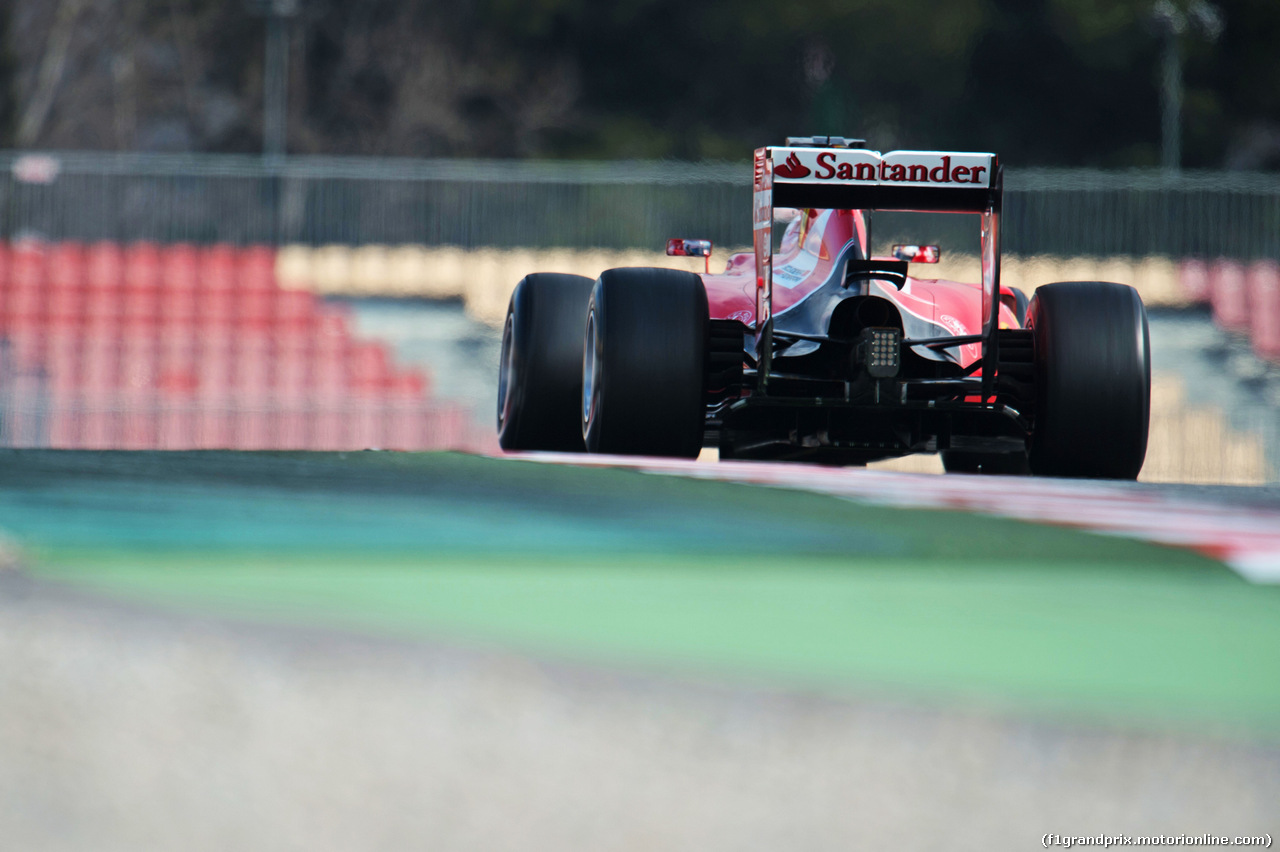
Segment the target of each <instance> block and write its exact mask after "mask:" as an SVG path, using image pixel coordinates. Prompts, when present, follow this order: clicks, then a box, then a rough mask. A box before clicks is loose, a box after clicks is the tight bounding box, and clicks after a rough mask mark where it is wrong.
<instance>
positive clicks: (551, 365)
mask: <svg viewBox="0 0 1280 852" xmlns="http://www.w3.org/2000/svg"><path fill="white" fill-rule="evenodd" d="M594 283H595V282H593V281H592V280H591V279H590V278H587V277H586V276H584V275H564V274H560V273H552V272H543V273H535V274H533V275H526V276H525V277H524V278H522V279H520V283H519V284H517V285H516V289H515V291H514V292H513V293H512V294H511V302H510V304H509V306H508V307H507V319H506V324H505V325H504V326H503V330H502V356H501V359H500V361H499V365H498V445H499V446H501V447H502V449H504V450H509V451H510V450H559V451H562V452H578V453H580V452H582V451H583V449H584V447H583V444H582V429H581V427H580V425H579V423H578V408H579V401H580V400H581V398H582V327H583V323H584V322H585V320H586V316H587V300H588V299H589V298H590V297H591V287H592V285H593V284H594Z"/></svg>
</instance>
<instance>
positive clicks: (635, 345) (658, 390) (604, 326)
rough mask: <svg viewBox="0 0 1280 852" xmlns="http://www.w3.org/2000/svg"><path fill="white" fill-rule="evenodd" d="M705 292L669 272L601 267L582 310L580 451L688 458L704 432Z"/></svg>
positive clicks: (689, 276)
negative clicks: (584, 317)
mask: <svg viewBox="0 0 1280 852" xmlns="http://www.w3.org/2000/svg"><path fill="white" fill-rule="evenodd" d="M709 325H710V321H709V319H708V310H707V291H706V288H705V287H704V286H703V284H702V279H700V278H699V277H698V276H697V275H694V274H693V273H690V272H682V271H679V270H675V269H609V270H606V271H605V272H603V273H601V275H600V278H599V279H598V280H597V281H596V282H595V287H594V288H593V289H592V291H591V302H590V304H589V306H588V308H587V321H586V334H585V338H586V342H585V344H584V347H583V361H582V376H583V379H582V406H581V423H582V435H583V440H584V441H585V443H586V446H587V450H588V452H592V453H619V454H625V455H647V456H676V457H684V458H696V457H697V455H698V453H699V452H701V450H702V437H703V432H704V430H705V426H706V398H705V393H706V391H705V384H706V359H707V333H708V328H709Z"/></svg>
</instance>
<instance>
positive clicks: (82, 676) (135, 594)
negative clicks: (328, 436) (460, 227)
mask: <svg viewBox="0 0 1280 852" xmlns="http://www.w3.org/2000/svg"><path fill="white" fill-rule="evenodd" d="M850 473H851V474H853V473H856V472H850ZM1232 494H1233V495H1235V497H1237V498H1238V497H1240V496H1241V495H1243V496H1244V497H1246V498H1247V497H1248V495H1251V494H1252V495H1258V494H1261V495H1262V498H1261V499H1267V500H1269V499H1270V495H1269V494H1268V493H1266V492H1253V491H1244V490H1241V491H1237V492H1232ZM0 528H3V529H4V531H5V532H6V533H7V534H8V535H9V536H11V537H12V541H13V542H14V544H13V545H12V546H10V547H9V548H8V549H10V550H12V549H15V548H16V549H17V550H18V552H19V560H20V564H21V565H22V568H21V570H16V571H15V570H13V569H12V568H3V567H0V696H3V700H0V836H3V837H5V838H6V839H7V841H11V842H12V843H13V844H16V845H15V846H14V848H33V849H34V848H39V849H90V848H92V849H110V848H121V849H170V848H179V847H180V848H184V849H195V850H199V849H225V848H245V849H258V848H261V849H278V848H307V849H380V848H485V849H527V848H598V849H652V848H664V849H716V848H726V849H754V848H759V849H777V848H805V849H824V848H832V849H837V848H841V849H842V848H854V847H857V846H861V845H869V846H878V847H881V848H889V847H893V848H937V847H938V846H939V845H942V844H944V843H945V844H946V845H947V846H948V847H952V848H959V849H965V848H975V849H976V848H983V849H986V848H993V846H994V847H996V848H1003V847H1017V848H1026V847H1027V846H1029V845H1031V844H1033V843H1034V842H1036V840H1037V838H1039V836H1040V834H1042V833H1043V832H1045V831H1058V830H1061V831H1067V830H1075V829H1076V828H1077V827H1078V828H1079V830H1080V831H1085V830H1092V831H1095V833H1096V831H1098V830H1108V831H1112V830H1129V829H1130V828H1132V830H1134V831H1145V832H1155V831H1159V830H1165V831H1166V832H1167V831H1170V830H1174V831H1175V832H1176V831H1187V832H1190V831H1192V830H1193V829H1194V830H1195V831H1201V830H1210V829H1208V828H1202V826H1217V825H1218V823H1223V828H1222V830H1224V831H1225V830H1231V831H1236V830H1237V827H1238V830H1240V831H1245V830H1257V831H1262V830H1267V829H1268V828H1270V829H1271V830H1274V818H1275V813H1276V811H1275V803H1276V801H1280V746H1278V745H1277V743H1280V737H1278V736H1277V734H1280V617H1278V616H1280V589H1278V588H1276V587H1274V586H1262V585H1254V584H1249V583H1246V582H1244V581H1243V580H1241V579H1240V578H1239V577H1238V576H1236V575H1235V574H1234V573H1232V572H1231V571H1229V570H1228V569H1227V568H1226V567H1224V566H1223V565H1222V564H1220V563H1217V562H1214V561H1212V560H1209V559H1207V558H1205V557H1202V556H1199V555H1196V554H1194V553H1191V552H1189V551H1182V550H1173V549H1169V548H1165V547H1161V546H1156V545H1149V544H1143V543H1140V542H1136V541H1129V540H1126V539H1121V538H1109V537H1102V536H1096V535H1091V534H1088V533H1083V532H1078V531H1074V530H1069V529H1062V528H1056V527H1042V526H1036V525H1032V524H1027V523H1023V522H1019V521H1014V520H1006V519H1001V518H993V517H984V516H978V515H969V514H965V513H961V512H951V511H935V510H904V509H892V508H882V507H877V506H868V505H859V504H855V503H853V502H850V501H846V500H841V499H837V498H834V497H830V496H824V495H819V494H811V493H804V492H798V491H793V490H780V489H767V488H762V487H759V486H745V485H736V484H732V483H725V482H712V481H694V480H688V479H683V478H674V477H663V476H650V475H645V474H642V473H637V472H634V471H628V470H616V469H598V470H596V469H583V468H576V467H569V466H563V465H544V464H532V463H528V462H521V461H513V460H502V459H488V458H478V457H470V456H462V455H452V454H423V455H414V454H398V453H397V454H392V453H350V454H341V453H288V454H283V453H280V454H277V453H227V452H205V453H94V452H58V451H9V452H3V453H0ZM6 564H8V562H7V561H6ZM1175 818H1176V821H1177V823H1178V824H1177V825H1176V826H1175V825H1171V824H1169V821H1170V820H1171V819H1175ZM1184 821H1186V824H1185V825H1184V824H1183V823H1184ZM1228 825H1229V826H1230V828H1227V826H1228ZM1104 826H1106V828H1103V827H1104ZM1110 826H1116V828H1114V829H1113V828H1110ZM1213 830H1218V829H1217V828H1216V827H1215V828H1214V829H1213Z"/></svg>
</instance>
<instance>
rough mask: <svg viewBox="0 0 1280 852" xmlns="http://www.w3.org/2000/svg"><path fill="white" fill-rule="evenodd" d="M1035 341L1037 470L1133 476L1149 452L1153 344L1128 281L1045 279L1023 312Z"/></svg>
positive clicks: (1033, 453)
mask: <svg viewBox="0 0 1280 852" xmlns="http://www.w3.org/2000/svg"><path fill="white" fill-rule="evenodd" d="M1028 325H1030V327H1031V331H1032V338H1033V340H1034V343H1035V375H1036V411H1035V427H1034V430H1033V432H1032V435H1031V439H1030V441H1029V443H1028V462H1029V463H1030V466H1031V472H1032V473H1034V474H1036V475H1037V476H1074V477H1092V478H1098V479H1136V478H1137V476H1138V473H1139V471H1141V470H1142V462H1143V460H1144V459H1145V458H1146V454H1147V431H1148V427H1149V424H1150V417H1151V344H1150V339H1149V336H1148V332H1147V313H1146V309H1145V308H1144V307H1143V305H1142V299H1141V298H1140V297H1139V296H1138V292H1137V291H1136V290H1134V289H1133V288H1132V287H1127V286H1125V285H1123V284H1110V283H1106V282H1102V281H1070V282H1064V283H1058V284H1048V285H1046V286H1044V287H1041V288H1040V289H1038V290H1037V291H1036V294H1035V296H1034V298H1032V300H1031V306H1030V309H1029V312H1028Z"/></svg>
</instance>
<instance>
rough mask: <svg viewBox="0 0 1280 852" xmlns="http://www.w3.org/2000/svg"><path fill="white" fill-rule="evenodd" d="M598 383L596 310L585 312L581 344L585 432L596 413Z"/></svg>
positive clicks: (583, 425) (583, 426)
mask: <svg viewBox="0 0 1280 852" xmlns="http://www.w3.org/2000/svg"><path fill="white" fill-rule="evenodd" d="M599 384H600V361H599V359H597V358H596V311H595V308H594V307H592V309H591V310H590V311H588V312H587V333H586V340H585V341H584V343H583V346H582V428H583V432H584V434H585V432H586V429H587V427H588V426H590V424H591V418H592V417H594V416H595V413H596V389H597V388H598V387H599Z"/></svg>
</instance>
